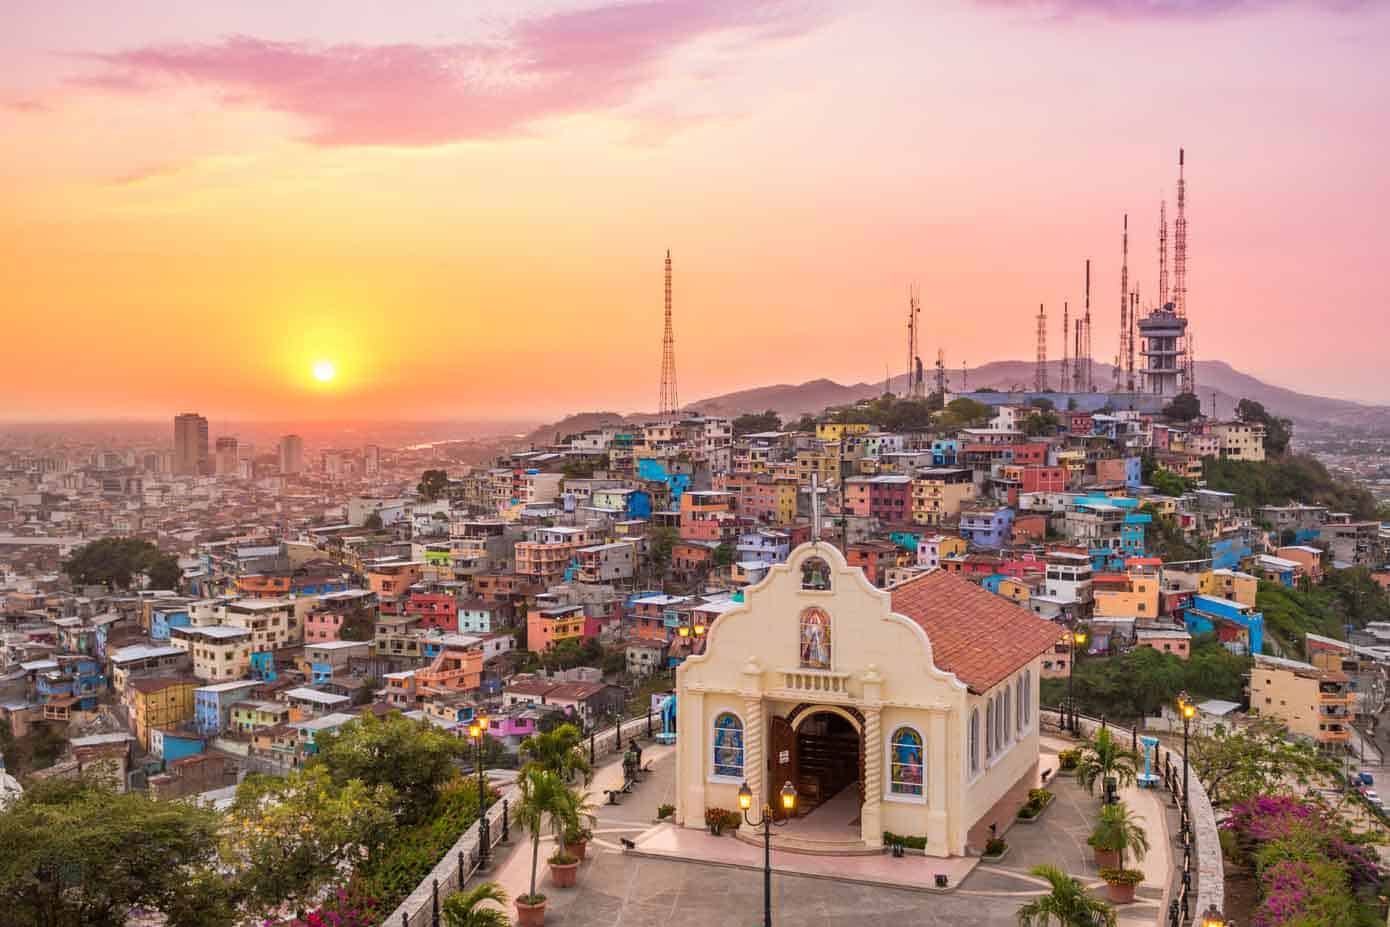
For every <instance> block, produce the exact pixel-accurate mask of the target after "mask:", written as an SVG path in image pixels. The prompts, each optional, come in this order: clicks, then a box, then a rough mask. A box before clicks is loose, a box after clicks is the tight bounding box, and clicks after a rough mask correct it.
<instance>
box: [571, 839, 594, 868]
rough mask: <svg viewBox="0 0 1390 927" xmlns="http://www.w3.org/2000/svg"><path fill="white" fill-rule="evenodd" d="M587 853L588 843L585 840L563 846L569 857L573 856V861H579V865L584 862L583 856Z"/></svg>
mask: <svg viewBox="0 0 1390 927" xmlns="http://www.w3.org/2000/svg"><path fill="white" fill-rule="evenodd" d="M588 851H589V841H587V840H576V841H575V842H574V843H566V844H565V852H566V853H568V854H569V855H570V856H573V857H574V858H575V859H577V860H579V861H580V862H581V863H582V862H584V854H586V853H587V852H588Z"/></svg>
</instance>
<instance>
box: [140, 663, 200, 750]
mask: <svg viewBox="0 0 1390 927" xmlns="http://www.w3.org/2000/svg"><path fill="white" fill-rule="evenodd" d="M200 684H201V683H200V681H199V680H197V679H188V678H184V677H179V676H161V677H152V678H144V679H132V680H131V681H130V684H129V685H128V686H126V704H127V705H128V706H129V707H130V721H131V730H132V732H133V733H134V734H135V739H136V740H137V741H138V742H139V743H140V746H141V747H143V748H144V749H146V750H148V749H149V748H150V732H151V731H152V730H154V729H155V728H162V727H173V726H175V725H177V724H178V723H179V722H181V721H191V720H193V699H194V696H193V693H194V692H195V691H197V689H198V687H199V685H200Z"/></svg>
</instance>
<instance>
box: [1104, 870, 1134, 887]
mask: <svg viewBox="0 0 1390 927" xmlns="http://www.w3.org/2000/svg"><path fill="white" fill-rule="evenodd" d="M1100 877H1101V878H1102V879H1104V880H1105V881H1106V882H1108V883H1110V884H1111V885H1138V884H1139V883H1140V882H1142V881H1144V873H1142V872H1140V871H1139V870H1138V869H1102V870H1101V871H1100Z"/></svg>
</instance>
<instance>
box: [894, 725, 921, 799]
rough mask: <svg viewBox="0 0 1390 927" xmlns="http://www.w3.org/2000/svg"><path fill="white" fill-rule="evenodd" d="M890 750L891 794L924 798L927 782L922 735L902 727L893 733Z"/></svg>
mask: <svg viewBox="0 0 1390 927" xmlns="http://www.w3.org/2000/svg"><path fill="white" fill-rule="evenodd" d="M888 749H889V755H888V791H889V793H890V794H892V795H912V796H917V797H920V796H922V795H923V794H924V793H923V791H922V790H923V787H924V786H925V785H926V781H927V780H926V760H925V757H924V754H923V751H922V735H921V734H918V733H917V732H916V731H915V730H913V729H912V728H910V727H900V728H898V729H897V730H896V731H894V732H893V739H892V741H891V742H890V743H889V747H888Z"/></svg>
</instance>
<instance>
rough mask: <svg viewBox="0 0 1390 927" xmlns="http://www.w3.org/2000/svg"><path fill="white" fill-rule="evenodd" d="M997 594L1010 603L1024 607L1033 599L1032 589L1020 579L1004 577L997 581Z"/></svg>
mask: <svg viewBox="0 0 1390 927" xmlns="http://www.w3.org/2000/svg"><path fill="white" fill-rule="evenodd" d="M999 594H1000V595H1002V596H1003V597H1004V598H1006V599H1008V600H1009V601H1010V602H1016V603H1018V604H1019V605H1023V606H1026V605H1027V604H1028V600H1029V599H1031V598H1032V597H1033V588H1032V587H1031V586H1029V585H1028V584H1027V583H1025V582H1024V581H1023V580H1021V579H1015V578H1014V577H1012V576H1006V577H1004V578H1003V579H1001V580H999Z"/></svg>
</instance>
